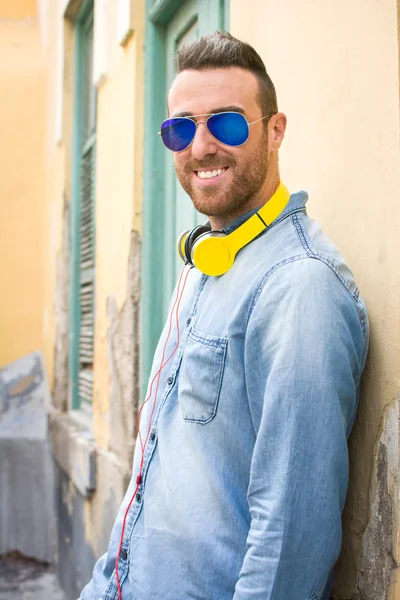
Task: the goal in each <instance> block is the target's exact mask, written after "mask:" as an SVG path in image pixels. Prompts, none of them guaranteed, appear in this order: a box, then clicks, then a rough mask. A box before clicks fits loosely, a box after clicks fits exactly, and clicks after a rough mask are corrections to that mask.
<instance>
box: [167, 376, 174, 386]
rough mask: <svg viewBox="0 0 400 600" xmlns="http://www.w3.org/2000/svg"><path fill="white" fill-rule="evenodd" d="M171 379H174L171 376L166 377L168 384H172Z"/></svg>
mask: <svg viewBox="0 0 400 600" xmlns="http://www.w3.org/2000/svg"><path fill="white" fill-rule="evenodd" d="M173 381H174V378H173V377H168V379H167V383H168V385H172V383H173Z"/></svg>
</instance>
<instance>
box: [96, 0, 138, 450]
mask: <svg viewBox="0 0 400 600" xmlns="http://www.w3.org/2000/svg"><path fill="white" fill-rule="evenodd" d="M111 8H112V7H111V5H110V7H109V16H108V18H109V24H110V30H111V31H112V30H115V19H116V11H115V10H111ZM114 8H115V7H114ZM133 29H134V33H133V35H132V37H131V38H130V39H129V41H128V42H127V44H126V46H125V47H121V46H119V44H118V43H117V42H116V40H114V43H113V44H111V45H110V56H109V69H108V74H107V76H106V78H105V80H104V81H103V82H102V83H101V84H100V86H99V89H98V104H97V160H96V323H95V364H94V379H95V382H94V425H95V435H96V439H97V441H98V443H99V444H100V445H101V446H102V447H103V448H107V447H109V444H110V436H111V427H110V418H111V414H110V410H109V409H110V392H111V381H110V379H111V371H110V369H111V367H112V365H111V364H110V363H111V362H112V361H113V356H112V350H111V347H110V340H109V335H108V332H109V329H110V325H111V321H110V319H111V317H110V314H109V302H110V301H111V302H112V303H113V306H114V307H115V310H116V311H118V312H120V311H121V310H122V308H123V306H124V305H125V303H126V299H127V289H128V267H129V258H130V255H131V244H132V239H131V232H132V230H135V231H137V232H139V231H140V229H141V198H142V160H143V158H142V143H143V127H142V123H143V118H142V115H143V96H144V90H143V81H142V77H143V41H144V6H143V3H142V2H137V3H135V10H134V23H133ZM126 334H127V335H129V332H126ZM131 435H132V438H133V437H134V432H133V431H132V432H131ZM132 443H133V439H132ZM114 449H115V448H114Z"/></svg>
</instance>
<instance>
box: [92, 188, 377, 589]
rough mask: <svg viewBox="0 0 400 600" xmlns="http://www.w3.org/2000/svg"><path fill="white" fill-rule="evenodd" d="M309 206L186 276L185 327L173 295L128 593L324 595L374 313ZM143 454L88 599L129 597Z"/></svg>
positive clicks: (293, 209)
mask: <svg viewBox="0 0 400 600" xmlns="http://www.w3.org/2000/svg"><path fill="white" fill-rule="evenodd" d="M306 201H307V194H306V193H305V192H299V193H297V194H294V195H292V196H291V198H290V201H289V204H288V206H287V207H286V209H285V210H284V212H283V213H282V214H281V215H280V216H279V217H278V218H277V219H276V220H275V222H274V223H273V224H272V225H271V226H270V227H269V228H268V229H267V230H266V231H265V232H264V233H263V234H262V235H261V236H259V237H258V238H257V239H255V240H254V241H253V242H252V243H250V244H249V245H247V246H246V247H245V248H243V249H242V250H241V251H240V252H239V254H238V256H237V258H236V261H235V263H234V265H233V267H232V268H231V269H230V271H228V272H227V273H226V274H225V275H223V276H221V277H207V276H205V275H202V274H201V273H200V272H199V271H198V270H197V269H195V268H191V269H190V268H189V267H185V273H184V275H185V274H186V270H187V271H188V274H187V281H186V286H185V288H184V291H183V294H182V298H181V302H180V305H179V311H178V321H179V328H178V327H177V323H176V310H174V305H173V301H172V303H171V311H173V314H172V329H171V331H170V335H169V339H168V342H167V344H166V349H165V353H164V359H163V358H162V356H163V350H164V346H165V343H166V340H167V338H168V332H169V328H170V327H169V322H170V321H169V319H168V320H167V323H166V326H165V328H164V331H163V333H162V335H161V338H160V342H159V345H158V347H157V350H156V353H155V358H154V363H153V369H152V373H153V374H152V376H151V379H153V378H154V376H155V374H156V373H157V371H158V370H159V367H160V364H161V363H162V362H163V363H164V364H165V363H166V364H165V366H164V368H163V369H162V372H161V375H160V379H159V385H158V394H157V399H156V403H155V404H153V403H154V391H155V388H156V384H157V378H156V380H155V382H154V385H153V389H152V391H153V395H152V399H151V400H149V401H148V402H147V404H146V406H145V408H144V409H143V415H142V419H141V431H142V437H143V438H145V437H146V433H147V431H148V429H149V419H150V415H151V413H152V412H153V417H152V425H151V428H150V429H149V431H150V434H149V438H148V443H147V446H146V449H145V453H144V462H143V479H142V482H141V484H140V486H139V490H138V493H137V495H136V499H135V500H134V501H133V503H132V505H131V508H130V510H129V512H128V515H127V519H126V526H125V533H124V538H123V544H122V551H121V554H120V559H119V567H118V573H119V578H120V581H121V589H122V598H123V600H153V599H154V600H161V599H162V600H189V599H193V600H311V599H312V600H321V599H323V600H325V599H327V598H329V588H330V583H329V579H330V573H331V572H332V568H333V565H334V563H335V561H336V559H337V557H338V554H339V550H340V545H341V533H342V531H341V512H342V509H343V505H344V502H345V498H346V491H347V484H348V451H347V437H348V435H349V433H350V430H351V427H352V425H353V422H354V418H355V413H356V409H357V403H358V396H359V390H360V378H361V374H362V371H363V368H364V364H365V358H366V353H367V346H368V320H367V313H366V309H365V305H364V303H363V301H362V299H361V297H360V295H359V291H358V289H357V286H356V284H355V282H354V279H353V276H352V273H351V271H350V269H349V267H348V266H347V265H346V263H345V261H344V260H343V258H342V257H341V255H340V254H339V252H338V250H337V249H336V248H335V246H334V245H333V244H332V242H331V241H330V240H329V239H328V238H327V237H326V236H325V235H324V234H323V233H322V232H321V229H320V227H319V225H318V224H317V223H316V222H315V221H313V220H312V219H310V218H309V217H308V216H307V214H306V210H305V204H306ZM181 289H182V286H181V287H180V290H181ZM175 294H176V292H175ZM175 309H176V305H175ZM175 348H176V350H175V352H174V349H175ZM170 356H172V358H171V359H170V360H169V361H168V362H166V361H167V359H168V358H169V357H170ZM151 379H150V380H151ZM141 457H142V452H141V448H140V444H139V443H137V444H136V450H135V456H134V464H133V476H132V480H131V483H130V485H129V489H128V491H127V493H126V497H125V499H124V501H123V504H122V506H121V509H120V511H119V514H118V516H117V519H116V522H115V525H114V528H113V531H112V535H111V540H110V544H109V548H108V552H107V554H105V555H104V556H103V557H102V558H100V560H99V561H98V562H97V564H96V566H95V568H94V573H93V579H92V580H91V582H90V583H89V584H88V585H87V586H86V587H85V588H84V590H83V592H82V595H81V598H82V600H99V599H101V600H116V599H117V598H118V592H117V585H116V578H115V559H116V555H117V552H118V548H119V544H120V536H121V528H122V522H123V518H124V515H125V511H126V508H127V506H128V504H129V502H130V500H131V497H132V494H133V491H134V489H135V487H136V478H137V475H138V473H139V469H140V466H139V465H140V460H141Z"/></svg>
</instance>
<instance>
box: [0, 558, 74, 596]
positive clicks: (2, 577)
mask: <svg viewBox="0 0 400 600" xmlns="http://www.w3.org/2000/svg"><path fill="white" fill-rule="evenodd" d="M50 599H51V600H66V596H65V595H64V592H63V591H62V590H61V588H60V584H59V583H58V580H57V576H56V574H55V571H54V568H53V567H50V566H48V565H44V564H42V563H38V562H36V561H34V560H30V559H25V558H22V557H14V556H6V557H4V556H0V600H50Z"/></svg>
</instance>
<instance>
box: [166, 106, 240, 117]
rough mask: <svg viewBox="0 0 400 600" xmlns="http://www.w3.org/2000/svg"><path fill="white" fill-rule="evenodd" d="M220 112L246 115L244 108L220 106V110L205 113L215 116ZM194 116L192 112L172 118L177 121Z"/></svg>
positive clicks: (175, 115)
mask: <svg viewBox="0 0 400 600" xmlns="http://www.w3.org/2000/svg"><path fill="white" fill-rule="evenodd" d="M220 112H238V113H240V114H241V115H244V114H245V112H244V110H243V108H241V107H240V106H234V105H231V106H219V107H218V108H213V109H212V110H210V112H208V113H204V114H207V115H214V114H215V113H220ZM193 116H195V115H193V114H192V113H191V112H179V113H176V114H174V115H172V116H171V117H170V118H171V119H176V118H177V117H193Z"/></svg>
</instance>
